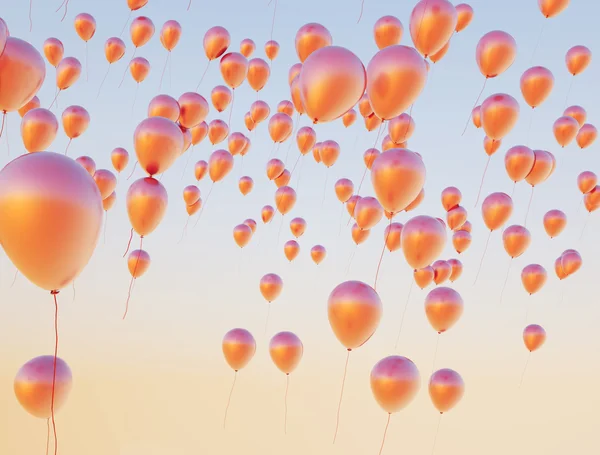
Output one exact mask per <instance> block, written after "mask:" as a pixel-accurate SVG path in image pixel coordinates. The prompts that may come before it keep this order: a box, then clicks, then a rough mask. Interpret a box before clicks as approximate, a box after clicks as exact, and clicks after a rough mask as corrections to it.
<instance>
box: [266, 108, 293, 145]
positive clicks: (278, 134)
mask: <svg viewBox="0 0 600 455" xmlns="http://www.w3.org/2000/svg"><path fill="white" fill-rule="evenodd" d="M293 129H294V121H293V120H292V118H291V117H290V116H289V115H287V114H283V113H281V112H278V113H277V114H275V115H273V116H272V117H271V118H270V119H269V135H270V136H271V139H272V140H273V142H276V143H281V142H285V141H286V140H287V139H288V138H289V137H290V136H291V134H292V130H293Z"/></svg>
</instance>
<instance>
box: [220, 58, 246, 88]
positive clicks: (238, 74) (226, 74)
mask: <svg viewBox="0 0 600 455" xmlns="http://www.w3.org/2000/svg"><path fill="white" fill-rule="evenodd" d="M219 67H220V68H221V76H222V77H223V80H224V81H225V83H226V84H227V85H228V86H229V87H230V88H231V89H233V90H235V89H236V88H238V87H239V86H240V85H242V82H244V80H245V79H246V75H247V74H248V60H247V59H246V57H244V56H243V55H242V54H240V53H238V52H230V53H228V54H225V55H224V56H223V57H221V62H220V64H219Z"/></svg>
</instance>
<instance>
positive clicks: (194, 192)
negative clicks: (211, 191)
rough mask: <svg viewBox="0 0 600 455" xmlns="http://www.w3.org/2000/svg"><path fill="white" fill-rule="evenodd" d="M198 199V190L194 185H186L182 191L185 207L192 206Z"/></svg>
mask: <svg viewBox="0 0 600 455" xmlns="http://www.w3.org/2000/svg"><path fill="white" fill-rule="evenodd" d="M199 199H200V190H199V189H198V187H197V186H196V185H188V186H186V187H185V188H184V189H183V201H184V202H185V205H194V204H195V203H196V202H198V200H199Z"/></svg>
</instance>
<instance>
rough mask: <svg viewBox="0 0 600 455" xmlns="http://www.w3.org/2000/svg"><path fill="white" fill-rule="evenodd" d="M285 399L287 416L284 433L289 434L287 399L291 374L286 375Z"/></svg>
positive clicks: (284, 419) (284, 420)
mask: <svg viewBox="0 0 600 455" xmlns="http://www.w3.org/2000/svg"><path fill="white" fill-rule="evenodd" d="M285 378H286V379H285V398H284V401H283V404H284V406H285V414H284V417H283V433H284V434H287V413H288V405H287V397H288V390H289V388H290V374H289V373H288V374H286V375H285Z"/></svg>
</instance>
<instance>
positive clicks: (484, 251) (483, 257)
mask: <svg viewBox="0 0 600 455" xmlns="http://www.w3.org/2000/svg"><path fill="white" fill-rule="evenodd" d="M491 236H492V231H490V233H489V235H488V238H487V241H486V242H485V249H484V250H483V254H482V255H481V262H480V263H479V268H478V269H477V275H476V276H475V281H474V282H473V286H475V284H476V283H477V279H478V278H479V272H481V266H482V265H483V260H484V259H485V253H486V252H487V249H488V245H489V244H490V237H491Z"/></svg>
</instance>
